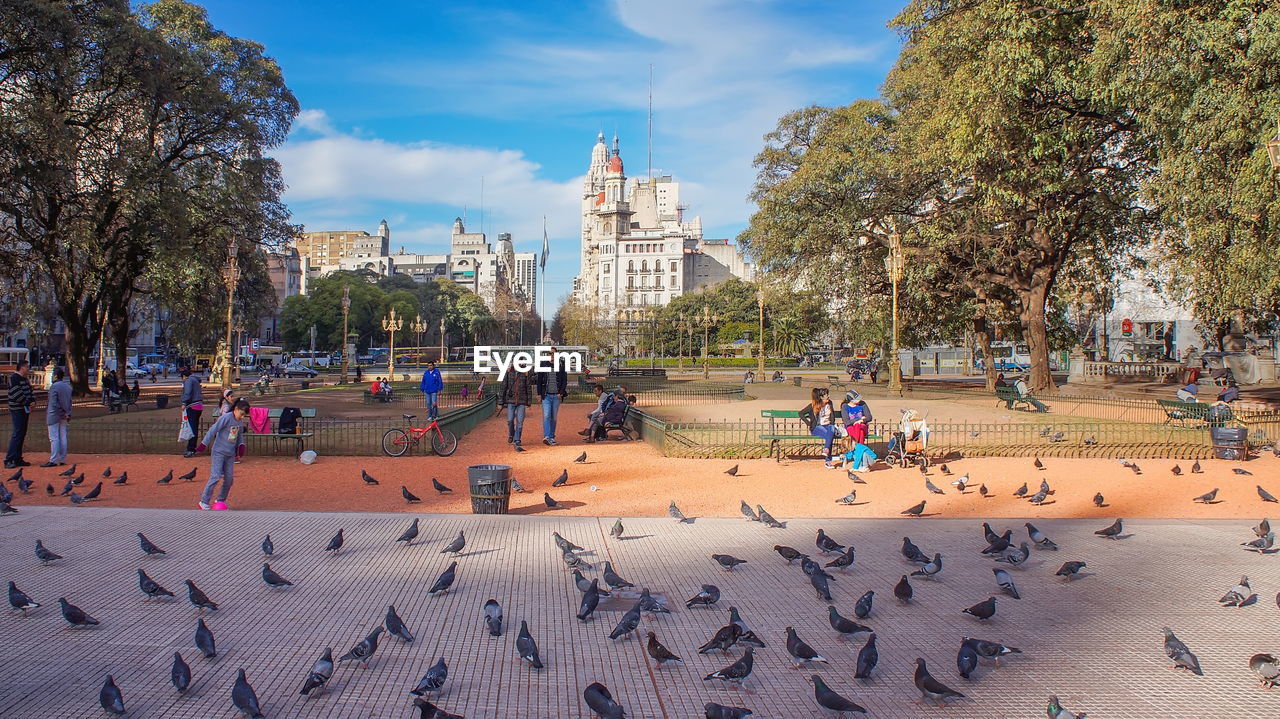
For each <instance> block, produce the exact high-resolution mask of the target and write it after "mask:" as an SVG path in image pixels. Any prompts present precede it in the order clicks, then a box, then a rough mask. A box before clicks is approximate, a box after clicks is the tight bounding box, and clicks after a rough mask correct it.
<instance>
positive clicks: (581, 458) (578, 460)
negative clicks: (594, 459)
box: [573, 452, 587, 464]
mask: <svg viewBox="0 0 1280 719" xmlns="http://www.w3.org/2000/svg"><path fill="white" fill-rule="evenodd" d="M586 461H587V453H586V452H583V453H582V454H580V455H578V456H577V457H574V458H573V463H574V464H582V463H584V462H586Z"/></svg>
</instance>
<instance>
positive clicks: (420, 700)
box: [413, 448, 523, 719]
mask: <svg viewBox="0 0 1280 719" xmlns="http://www.w3.org/2000/svg"><path fill="white" fill-rule="evenodd" d="M517 449H518V448H517ZM519 451H523V450H519ZM413 705H414V706H415V707H418V719H463V716H462V715H461V714H450V713H449V712H447V711H445V710H443V709H441V708H440V707H438V706H436V705H435V704H432V703H431V702H430V701H429V700H428V699H426V698H425V697H414V698H413Z"/></svg>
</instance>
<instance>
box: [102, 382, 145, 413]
mask: <svg viewBox="0 0 1280 719" xmlns="http://www.w3.org/2000/svg"><path fill="white" fill-rule="evenodd" d="M139 393H140V392H139ZM139 393H135V392H132V391H130V390H129V388H128V387H124V388H122V389H121V390H120V393H119V394H115V395H109V396H108V397H107V400H106V405H107V411H108V412H110V413H112V414H116V413H117V412H120V411H125V412H128V411H129V408H130V407H137V406H138V394H139Z"/></svg>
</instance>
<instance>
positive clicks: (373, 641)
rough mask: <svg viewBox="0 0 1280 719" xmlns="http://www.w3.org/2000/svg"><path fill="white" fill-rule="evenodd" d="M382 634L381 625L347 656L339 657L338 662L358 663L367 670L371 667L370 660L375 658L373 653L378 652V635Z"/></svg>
mask: <svg viewBox="0 0 1280 719" xmlns="http://www.w3.org/2000/svg"><path fill="white" fill-rule="evenodd" d="M382 632H383V628H382V625H381V624H379V625H378V626H376V627H374V628H373V631H371V632H369V635H368V636H367V637H365V638H364V639H361V640H360V641H359V642H358V643H357V644H356V645H355V646H354V647H351V650H350V651H348V652H347V653H346V654H343V655H342V656H340V657H338V661H339V662H346V661H357V662H360V663H361V664H363V665H364V666H365V668H366V669H367V668H368V667H369V660H370V659H372V658H373V653H374V652H376V651H378V635H380V634H382Z"/></svg>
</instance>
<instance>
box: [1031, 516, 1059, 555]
mask: <svg viewBox="0 0 1280 719" xmlns="http://www.w3.org/2000/svg"><path fill="white" fill-rule="evenodd" d="M1026 526H1027V536H1028V537H1031V541H1032V542H1035V545H1036V549H1044V550H1052V551H1055V552H1056V551H1057V550H1058V545H1056V544H1054V543H1053V540H1051V539H1049V538H1048V537H1046V536H1044V532H1041V531H1040V530H1039V529H1036V528H1035V525H1033V524H1032V523H1031V522H1027V523H1026Z"/></svg>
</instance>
